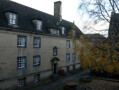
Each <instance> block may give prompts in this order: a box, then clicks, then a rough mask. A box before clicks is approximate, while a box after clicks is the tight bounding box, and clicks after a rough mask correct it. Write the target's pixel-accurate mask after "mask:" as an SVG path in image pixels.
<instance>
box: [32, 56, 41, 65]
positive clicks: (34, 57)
mask: <svg viewBox="0 0 119 90" xmlns="http://www.w3.org/2000/svg"><path fill="white" fill-rule="evenodd" d="M38 57H39V64H36V61H35V59H36V58H38ZM40 65H41V56H40V55H36V56H33V67H38V66H40Z"/></svg>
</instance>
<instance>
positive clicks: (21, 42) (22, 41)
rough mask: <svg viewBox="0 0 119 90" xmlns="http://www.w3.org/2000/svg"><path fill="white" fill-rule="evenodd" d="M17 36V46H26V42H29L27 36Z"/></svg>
mask: <svg viewBox="0 0 119 90" xmlns="http://www.w3.org/2000/svg"><path fill="white" fill-rule="evenodd" d="M17 38H18V43H17V46H18V47H26V42H27V38H26V36H21V35H18V37H17Z"/></svg>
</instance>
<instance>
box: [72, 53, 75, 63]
mask: <svg viewBox="0 0 119 90" xmlns="http://www.w3.org/2000/svg"><path fill="white" fill-rule="evenodd" d="M72 60H73V61H75V60H76V54H75V53H73V54H72Z"/></svg>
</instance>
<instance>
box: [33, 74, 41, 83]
mask: <svg viewBox="0 0 119 90" xmlns="http://www.w3.org/2000/svg"><path fill="white" fill-rule="evenodd" d="M39 81H40V74H36V75H34V82H39Z"/></svg>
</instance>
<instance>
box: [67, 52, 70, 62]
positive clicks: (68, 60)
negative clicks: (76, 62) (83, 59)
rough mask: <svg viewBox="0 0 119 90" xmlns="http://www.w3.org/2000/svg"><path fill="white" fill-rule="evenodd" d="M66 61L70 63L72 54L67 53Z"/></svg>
mask: <svg viewBox="0 0 119 90" xmlns="http://www.w3.org/2000/svg"><path fill="white" fill-rule="evenodd" d="M68 56H69V59H68ZM66 61H67V62H70V53H66Z"/></svg>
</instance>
